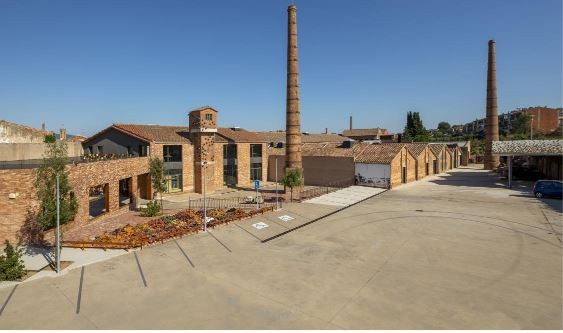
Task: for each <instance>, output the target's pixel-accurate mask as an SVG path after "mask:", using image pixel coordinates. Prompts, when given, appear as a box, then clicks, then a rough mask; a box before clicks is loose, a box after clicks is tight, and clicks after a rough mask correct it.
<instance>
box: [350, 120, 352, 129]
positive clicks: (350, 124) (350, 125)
mask: <svg viewBox="0 0 563 333" xmlns="http://www.w3.org/2000/svg"><path fill="white" fill-rule="evenodd" d="M351 130H352V116H350V131H351Z"/></svg>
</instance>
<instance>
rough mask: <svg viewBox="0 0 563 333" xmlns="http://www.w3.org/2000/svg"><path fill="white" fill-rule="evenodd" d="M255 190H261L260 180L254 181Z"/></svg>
mask: <svg viewBox="0 0 563 333" xmlns="http://www.w3.org/2000/svg"><path fill="white" fill-rule="evenodd" d="M254 188H255V189H259V188H260V181H259V180H255V181H254Z"/></svg>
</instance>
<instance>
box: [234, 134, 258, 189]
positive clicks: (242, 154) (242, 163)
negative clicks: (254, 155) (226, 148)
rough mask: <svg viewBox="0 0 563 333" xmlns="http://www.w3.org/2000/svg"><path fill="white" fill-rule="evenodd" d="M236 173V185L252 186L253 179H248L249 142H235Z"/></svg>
mask: <svg viewBox="0 0 563 333" xmlns="http://www.w3.org/2000/svg"><path fill="white" fill-rule="evenodd" d="M237 158H238V175H237V186H244V187H247V186H252V187H254V181H251V180H250V144H249V143H237Z"/></svg>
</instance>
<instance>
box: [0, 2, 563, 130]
mask: <svg viewBox="0 0 563 333" xmlns="http://www.w3.org/2000/svg"><path fill="white" fill-rule="evenodd" d="M289 3H290V2H289V1H278V0H275V1H273V0H268V1H263V0H256V1H247V0H240V1H188V0H178V1H175V0H162V1H144V0H135V1H133V0H131V1H124V0H112V1H101V0H96V1H92V0H88V1H84V0H69V1H42V0H34V1H31V0H30V1H23V0H0V119H6V120H8V121H12V122H16V123H22V124H26V125H30V126H34V127H39V126H40V124H41V122H42V121H46V122H47V128H49V129H51V130H57V129H58V128H59V127H61V126H63V125H64V126H65V127H66V128H67V129H68V131H69V132H70V133H74V134H78V133H81V134H85V135H91V134H93V133H95V132H97V131H98V130H100V129H102V128H104V127H106V126H109V125H110V124H111V123H114V122H127V123H157V124H187V120H186V114H187V111H188V110H190V109H192V108H195V107H198V106H201V105H212V106H214V107H215V108H217V109H218V110H219V115H220V118H219V122H220V125H221V126H234V125H237V126H241V127H244V128H248V129H252V130H270V129H272V130H273V129H281V128H284V126H285V114H284V112H285V84H286V77H285V66H286V29H287V28H286V24H287V18H286V15H287V12H286V9H287V5H288V4H289ZM294 3H296V5H297V8H298V27H299V47H300V71H301V101H302V104H301V107H302V128H303V130H304V131H305V130H307V131H311V132H315V131H318V132H320V131H324V129H325V127H328V128H329V130H330V131H333V132H340V131H341V130H343V129H345V128H347V126H348V117H349V115H353V116H354V126H355V127H357V128H360V127H362V128H365V127H385V128H388V129H390V130H392V131H401V130H402V128H403V126H404V123H405V120H406V113H407V111H409V110H413V111H419V112H420V113H421V116H422V119H423V121H424V123H425V125H426V127H427V128H435V127H436V125H437V123H438V122H439V121H441V120H446V121H449V122H450V123H452V124H454V123H464V122H467V121H470V120H473V119H475V118H478V117H479V118H480V117H483V115H484V113H485V87H486V65H487V64H486V62H487V41H488V40H489V39H495V40H496V41H497V71H498V95H499V111H501V112H505V111H509V110H511V109H514V108H517V107H526V106H535V105H547V106H552V107H560V106H561V88H562V87H561V79H562V73H561V71H562V42H561V39H562V7H561V0H366V1H359V0H356V1H342V0H339V1H329V0H298V1H295V2H294Z"/></svg>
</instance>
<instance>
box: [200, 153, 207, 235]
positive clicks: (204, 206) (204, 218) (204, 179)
mask: <svg viewBox="0 0 563 333" xmlns="http://www.w3.org/2000/svg"><path fill="white" fill-rule="evenodd" d="M203 163H205V162H202V164H201V167H202V168H203V232H207V200H206V198H205V183H206V181H207V179H206V178H207V177H205V169H206V168H205V164H203Z"/></svg>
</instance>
